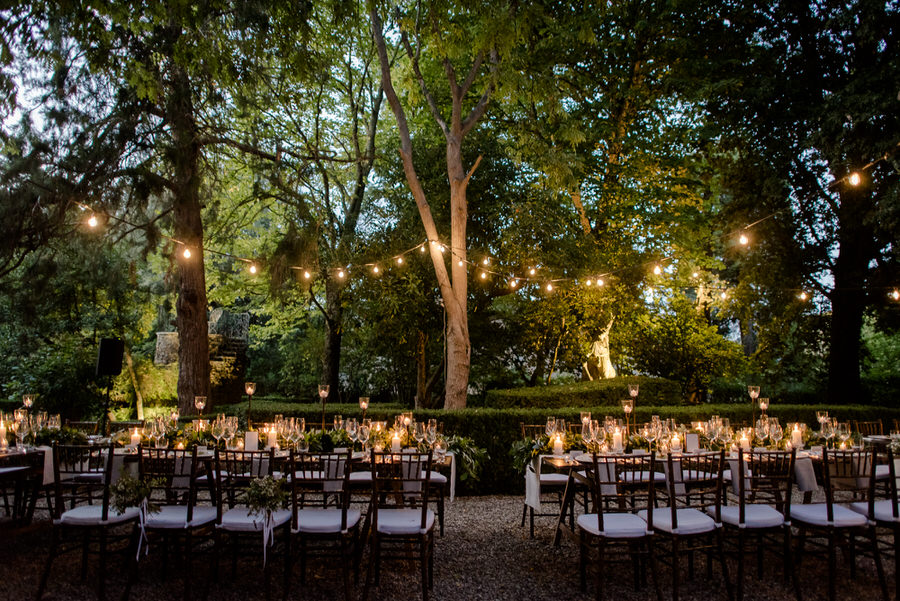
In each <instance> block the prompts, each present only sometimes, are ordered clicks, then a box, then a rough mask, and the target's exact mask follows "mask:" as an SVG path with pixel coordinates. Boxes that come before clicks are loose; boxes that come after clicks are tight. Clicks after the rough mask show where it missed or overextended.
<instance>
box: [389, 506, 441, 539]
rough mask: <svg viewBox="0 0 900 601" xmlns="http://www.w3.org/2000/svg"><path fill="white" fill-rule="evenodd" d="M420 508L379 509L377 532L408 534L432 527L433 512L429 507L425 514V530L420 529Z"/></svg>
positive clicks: (428, 529)
mask: <svg viewBox="0 0 900 601" xmlns="http://www.w3.org/2000/svg"><path fill="white" fill-rule="evenodd" d="M421 526H422V510H421V509H379V510H378V532H380V533H381V534H396V535H408V534H419V533H420V532H421V533H423V534H424V532H428V531H430V530H431V529H432V528H434V512H433V511H431V510H430V509H429V510H428V511H426V515H425V530H424V532H423V531H422V528H421Z"/></svg>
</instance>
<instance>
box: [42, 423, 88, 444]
mask: <svg viewBox="0 0 900 601" xmlns="http://www.w3.org/2000/svg"><path fill="white" fill-rule="evenodd" d="M33 443H34V446H37V447H39V446H52V445H53V443H58V444H87V436H85V434H84V432H81V431H80V430H76V429H75V428H69V427H67V426H63V427H62V428H58V429H53V428H42V429H41V430H39V431H38V432H37V433H36V434H34V436H33Z"/></svg>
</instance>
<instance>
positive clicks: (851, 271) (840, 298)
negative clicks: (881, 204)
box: [828, 190, 874, 403]
mask: <svg viewBox="0 0 900 601" xmlns="http://www.w3.org/2000/svg"><path fill="white" fill-rule="evenodd" d="M865 202H868V198H867V197H866V196H865V195H864V194H863V192H862V191H860V190H847V191H845V192H843V193H842V194H841V206H840V210H839V213H838V223H839V229H838V241H839V244H840V250H839V251H838V256H837V259H836V260H835V263H834V270H833V274H834V290H833V291H832V293H831V335H830V338H831V352H830V355H829V361H828V401H829V402H830V403H838V402H840V403H859V402H861V401H863V400H864V399H862V398H860V397H861V395H862V389H861V386H860V378H859V363H860V348H861V334H860V333H861V331H862V324H863V314H864V312H865V308H866V293H865V284H866V273H867V271H868V266H869V260H870V258H871V255H872V253H871V252H870V247H871V245H872V240H873V237H874V232H872V231H871V228H870V227H868V226H866V225H865V224H864V223H861V221H860V220H861V216H862V215H864V214H865V213H864V211H863V209H862V207H860V206H859V205H861V204H862V203H865Z"/></svg>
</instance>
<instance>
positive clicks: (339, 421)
mask: <svg viewBox="0 0 900 601" xmlns="http://www.w3.org/2000/svg"><path fill="white" fill-rule="evenodd" d="M343 428H344V418H343V416H340V415H335V416H334V424H333V428H332V429H333V430H334V431H335V432H337V431H338V430H342V429H343Z"/></svg>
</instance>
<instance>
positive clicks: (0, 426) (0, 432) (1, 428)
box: [0, 419, 9, 451]
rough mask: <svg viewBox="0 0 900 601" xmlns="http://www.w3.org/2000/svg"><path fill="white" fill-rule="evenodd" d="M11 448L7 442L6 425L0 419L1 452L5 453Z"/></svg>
mask: <svg viewBox="0 0 900 601" xmlns="http://www.w3.org/2000/svg"><path fill="white" fill-rule="evenodd" d="M8 448H9V442H8V441H7V440H6V423H5V422H4V421H3V420H2V419H0V450H3V451H5V450H6V449H8Z"/></svg>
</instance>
